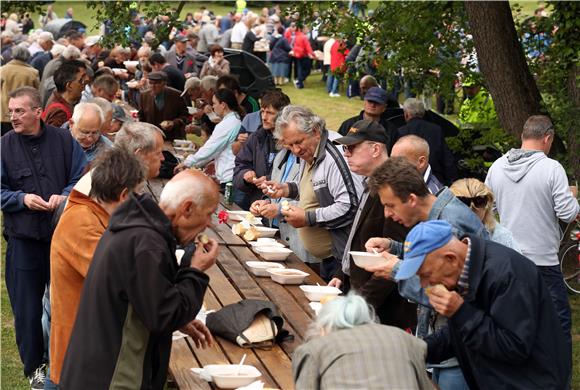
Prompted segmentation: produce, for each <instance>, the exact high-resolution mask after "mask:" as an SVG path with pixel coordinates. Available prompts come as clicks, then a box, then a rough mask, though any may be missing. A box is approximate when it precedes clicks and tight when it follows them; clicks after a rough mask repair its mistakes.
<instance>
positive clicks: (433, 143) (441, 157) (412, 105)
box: [394, 98, 457, 184]
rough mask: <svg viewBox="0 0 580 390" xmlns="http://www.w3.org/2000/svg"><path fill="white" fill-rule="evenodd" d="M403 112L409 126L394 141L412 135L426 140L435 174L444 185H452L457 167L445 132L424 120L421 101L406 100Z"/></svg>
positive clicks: (397, 134)
mask: <svg viewBox="0 0 580 390" xmlns="http://www.w3.org/2000/svg"><path fill="white" fill-rule="evenodd" d="M403 112H404V116H405V121H407V124H406V125H404V126H402V127H400V128H399V129H398V130H397V132H396V133H395V139H394V141H397V140H398V139H399V138H401V137H404V136H405V135H410V134H413V135H417V136H419V137H421V138H423V139H425V141H427V143H428V144H429V152H430V154H429V164H430V166H431V169H432V170H433V173H434V174H435V176H436V177H437V179H439V180H440V181H441V182H442V183H444V184H451V183H452V182H453V181H455V179H457V166H456V164H455V157H453V154H451V151H450V150H449V147H448V146H447V142H446V141H445V137H444V135H443V130H442V129H441V127H440V126H439V125H436V124H435V123H431V122H429V121H427V120H425V119H423V117H424V116H425V105H424V104H423V102H422V101H421V100H419V99H415V98H409V99H407V100H405V102H404V103H403Z"/></svg>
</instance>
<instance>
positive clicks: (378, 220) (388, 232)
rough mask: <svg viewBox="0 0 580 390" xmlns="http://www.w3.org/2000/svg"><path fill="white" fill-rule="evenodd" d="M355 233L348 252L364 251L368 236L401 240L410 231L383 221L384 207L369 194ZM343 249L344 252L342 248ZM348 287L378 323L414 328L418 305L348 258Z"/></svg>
mask: <svg viewBox="0 0 580 390" xmlns="http://www.w3.org/2000/svg"><path fill="white" fill-rule="evenodd" d="M353 229H356V233H355V234H354V236H353V237H352V241H351V245H350V249H349V250H351V251H365V243H366V242H367V240H368V239H369V238H371V237H390V238H392V239H394V240H397V241H404V240H405V236H406V235H407V233H408V232H409V229H408V228H406V227H404V226H403V225H401V224H398V223H397V222H395V221H393V220H392V219H391V218H387V219H385V213H384V210H383V205H382V204H381V201H380V199H379V196H378V195H369V198H368V199H367V201H366V203H365V205H364V208H363V210H362V212H361V216H360V218H359V222H358V225H357V226H353ZM345 250H346V249H345ZM350 286H351V288H353V289H355V290H356V291H358V293H359V294H361V295H362V296H363V297H364V298H365V299H366V301H367V302H368V303H369V304H370V305H372V306H373V307H374V308H375V312H376V314H377V315H378V316H379V318H380V320H381V324H384V325H391V326H397V327H399V328H401V329H407V328H410V329H414V328H415V326H416V325H417V305H416V304H414V303H410V302H409V301H408V300H407V299H405V298H402V297H401V296H400V295H399V290H398V289H397V283H395V282H393V281H391V280H386V279H383V278H375V277H373V274H372V273H370V272H367V271H366V270H365V269H363V268H359V267H357V265H356V264H355V263H354V261H353V260H352V257H351V258H350Z"/></svg>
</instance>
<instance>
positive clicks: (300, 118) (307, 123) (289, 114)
mask: <svg viewBox="0 0 580 390" xmlns="http://www.w3.org/2000/svg"><path fill="white" fill-rule="evenodd" d="M290 123H294V124H295V125H296V127H298V129H299V130H300V131H301V132H303V133H306V134H309V133H311V132H312V131H314V129H318V130H319V131H322V130H324V129H325V128H326V122H325V121H324V119H322V118H321V117H319V116H318V115H316V114H314V113H313V112H312V111H310V109H309V108H307V107H304V106H298V105H295V104H290V105H288V106H286V107H284V109H283V110H282V111H281V112H279V113H278V119H276V129H275V130H274V137H275V138H276V139H281V138H282V131H283V130H284V129H285V128H286V127H288V125H289V124H290Z"/></svg>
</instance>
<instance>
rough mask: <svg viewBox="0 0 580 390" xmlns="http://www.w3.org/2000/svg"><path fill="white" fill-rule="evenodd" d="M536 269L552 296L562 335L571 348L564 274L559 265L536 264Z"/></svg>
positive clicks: (570, 314)
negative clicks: (562, 331)
mask: <svg viewBox="0 0 580 390" xmlns="http://www.w3.org/2000/svg"><path fill="white" fill-rule="evenodd" d="M538 270H539V271H540V273H541V274H542V277H543V279H544V283H546V287H548V291H549V292H550V296H551V297H552V302H553V303H554V309H556V314H558V318H559V319H560V322H561V323H562V329H563V330H564V335H565V336H566V342H568V343H569V346H570V348H572V336H571V330H572V313H571V312H570V302H569V301H568V291H567V290H566V285H565V284H564V276H563V275H562V271H561V270H560V266H559V265H550V266H538Z"/></svg>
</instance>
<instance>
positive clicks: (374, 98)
mask: <svg viewBox="0 0 580 390" xmlns="http://www.w3.org/2000/svg"><path fill="white" fill-rule="evenodd" d="M365 100H368V101H371V102H375V103H378V104H387V91H385V90H384V89H382V88H380V87H372V88H369V90H368V91H367V93H366V94H365Z"/></svg>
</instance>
